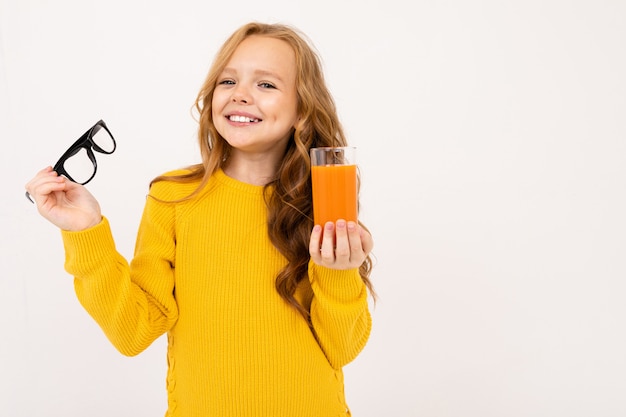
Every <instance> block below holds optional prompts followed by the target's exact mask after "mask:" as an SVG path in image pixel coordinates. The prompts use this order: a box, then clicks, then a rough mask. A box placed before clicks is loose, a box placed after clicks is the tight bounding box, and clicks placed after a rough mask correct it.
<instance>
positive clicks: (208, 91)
mask: <svg viewBox="0 0 626 417" xmlns="http://www.w3.org/2000/svg"><path fill="white" fill-rule="evenodd" d="M196 109H197V110H198V113H199V116H200V117H199V129H198V139H199V144H200V151H201V157H202V162H201V163H200V164H197V165H194V166H191V167H189V168H187V169H183V170H177V171H172V172H168V173H166V174H164V175H162V176H159V177H157V178H156V179H155V180H154V181H153V182H152V184H151V187H150V194H149V197H148V199H147V202H146V206H145V209H144V213H143V217H142V220H141V223H140V227H139V232H138V237H137V243H136V249H135V254H134V257H133V259H132V261H131V262H130V264H129V263H127V261H126V260H125V259H124V258H123V257H122V256H121V255H120V254H119V253H118V252H117V251H116V249H115V243H114V241H113V238H112V234H111V229H110V226H109V223H108V220H107V218H106V217H104V216H103V215H102V214H101V212H100V207H99V205H98V203H97V201H96V200H95V198H94V197H93V196H92V195H91V194H90V193H89V192H88V191H87V189H86V188H85V187H83V186H81V185H78V184H75V183H73V182H71V181H69V180H67V179H66V178H65V177H62V176H59V175H57V173H56V172H54V171H53V170H52V169H51V168H46V169H44V170H42V171H41V172H39V173H38V174H37V175H36V176H35V178H33V180H31V181H30V182H29V183H28V184H27V186H26V188H27V190H28V192H29V193H30V195H31V196H32V197H33V199H34V200H35V202H36V203H37V207H38V210H39V212H40V213H41V215H42V216H44V217H45V218H47V219H48V220H50V221H51V222H52V223H53V224H55V225H56V226H58V227H59V228H61V229H62V236H63V241H64V245H65V250H66V264H65V267H66V270H67V271H68V272H69V273H70V274H72V275H73V276H74V277H75V289H76V294H77V296H78V298H79V300H80V302H81V303H82V305H83V306H84V308H85V309H86V310H87V311H88V312H89V313H90V315H91V316H92V317H93V318H94V319H95V320H96V321H97V322H98V324H99V325H100V326H101V328H102V329H103V331H104V332H105V333H106V335H107V337H108V338H109V340H110V341H111V342H112V343H113V345H114V346H115V347H116V348H117V349H118V350H119V351H120V352H121V353H123V354H125V355H137V354H139V353H140V352H142V351H143V350H145V349H146V348H147V347H148V346H149V345H150V344H151V343H152V342H153V341H154V340H155V339H157V338H158V337H160V336H161V335H163V334H165V333H167V338H168V352H167V355H168V374H167V391H168V410H167V413H166V416H168V417H175V416H184V417H208V416H219V417H231V416H238V417H247V416H270V417H281V416H285V417H287V416H289V417H293V416H298V417H307V416H311V417H314V416H315V417H327V416H349V415H350V411H349V409H348V406H347V404H346V401H345V397H344V386H343V372H342V367H343V366H345V365H346V364H348V363H349V362H350V361H352V360H353V359H354V358H355V357H356V356H357V355H358V354H359V352H360V351H361V350H362V349H363V347H364V346H365V344H366V342H367V340H368V337H369V333H370V329H371V317H370V313H369V309H368V301H367V298H368V293H369V294H372V293H373V292H372V288H371V283H370V280H369V275H370V270H371V261H370V255H369V254H370V251H371V250H372V247H373V241H372V237H371V235H370V234H369V232H368V231H367V230H366V229H365V228H364V227H362V226H361V225H360V224H357V223H354V222H346V221H343V220H338V221H337V222H336V223H327V224H325V225H314V224H313V221H312V220H311V219H312V197H311V177H310V162H309V157H308V153H309V150H310V148H312V147H322V146H346V139H345V137H344V134H343V131H342V128H341V125H340V123H339V120H338V116H337V113H336V110H335V105H334V102H333V99H332V97H331V95H330V93H329V91H328V88H327V87H326V84H325V81H324V77H323V74H322V70H321V65H320V62H319V59H318V57H317V55H316V54H315V52H314V51H313V49H312V48H311V46H310V45H309V44H308V43H307V41H306V40H305V38H304V36H303V35H301V34H299V33H298V32H297V31H296V30H295V29H293V28H290V27H288V26H285V25H279V24H276V25H267V24H260V23H250V24H247V25H245V26H243V27H241V28H240V29H238V30H237V31H236V32H235V33H234V34H233V35H231V37H230V38H229V39H228V40H227V41H226V42H225V44H224V45H223V47H222V48H221V50H220V51H219V52H218V54H217V56H216V59H215V61H214V63H213V65H212V67H211V69H210V71H209V74H208V76H207V78H206V81H205V82H204V85H203V87H202V88H201V90H200V93H199V94H198V98H197V101H196ZM322 228H324V233H323V234H322ZM322 235H323V237H322ZM120 411H122V410H120ZM122 414H123V412H122Z"/></svg>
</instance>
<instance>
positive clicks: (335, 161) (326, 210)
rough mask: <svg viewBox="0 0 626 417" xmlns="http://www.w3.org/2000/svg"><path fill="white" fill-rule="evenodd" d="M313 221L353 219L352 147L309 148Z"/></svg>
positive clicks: (320, 222)
mask: <svg viewBox="0 0 626 417" xmlns="http://www.w3.org/2000/svg"><path fill="white" fill-rule="evenodd" d="M310 155H311V181H312V186H313V220H314V222H315V224H319V225H322V226H323V225H324V224H326V222H333V223H334V222H336V221H337V220H339V219H343V220H345V221H354V222H356V221H357V217H358V213H357V198H358V197H357V165H356V148H355V147H352V146H342V147H323V148H311V150H310Z"/></svg>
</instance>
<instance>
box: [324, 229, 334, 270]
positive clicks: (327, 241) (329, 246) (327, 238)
mask: <svg viewBox="0 0 626 417" xmlns="http://www.w3.org/2000/svg"><path fill="white" fill-rule="evenodd" d="M321 254H322V260H323V261H324V262H327V263H332V262H334V261H335V223H333V222H327V223H326V225H324V236H323V237H322V247H321Z"/></svg>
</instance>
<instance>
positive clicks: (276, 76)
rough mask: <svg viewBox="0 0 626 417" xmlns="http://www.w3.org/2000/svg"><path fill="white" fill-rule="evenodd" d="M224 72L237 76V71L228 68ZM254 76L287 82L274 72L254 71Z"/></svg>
mask: <svg viewBox="0 0 626 417" xmlns="http://www.w3.org/2000/svg"><path fill="white" fill-rule="evenodd" d="M222 72H226V73H229V74H237V71H236V70H235V69H234V68H228V67H226V68H224V70H223V71H222ZM254 74H255V75H260V76H267V77H273V78H276V79H277V80H278V81H280V82H285V81H284V80H283V78H282V77H281V76H280V75H278V74H277V73H275V72H273V71H268V70H261V69H258V70H255V71H254Z"/></svg>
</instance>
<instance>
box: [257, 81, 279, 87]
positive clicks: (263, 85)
mask: <svg viewBox="0 0 626 417" xmlns="http://www.w3.org/2000/svg"><path fill="white" fill-rule="evenodd" d="M259 87H261V88H276V86H275V85H274V84H272V83H268V82H262V83H259Z"/></svg>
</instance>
